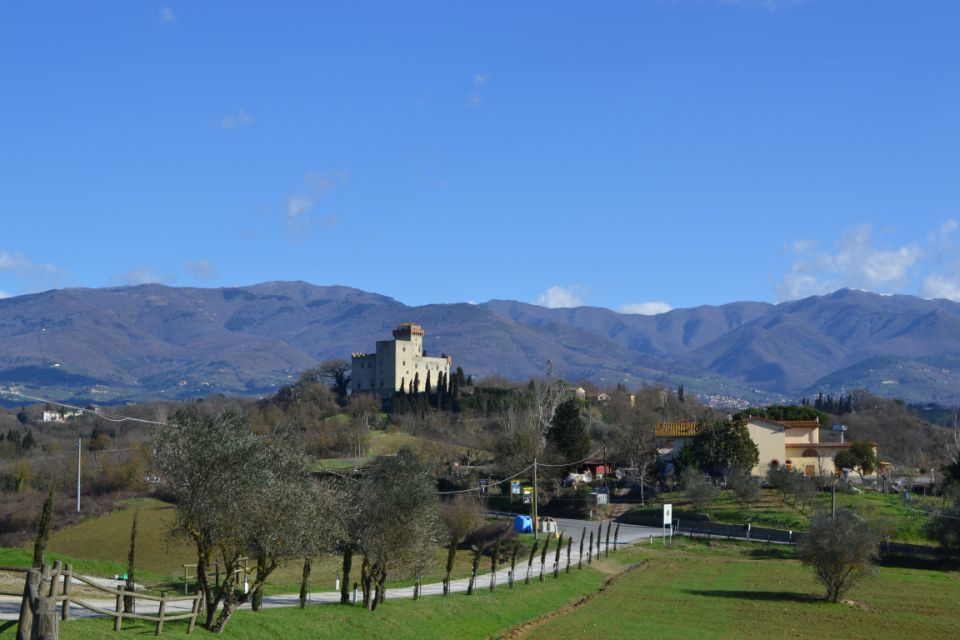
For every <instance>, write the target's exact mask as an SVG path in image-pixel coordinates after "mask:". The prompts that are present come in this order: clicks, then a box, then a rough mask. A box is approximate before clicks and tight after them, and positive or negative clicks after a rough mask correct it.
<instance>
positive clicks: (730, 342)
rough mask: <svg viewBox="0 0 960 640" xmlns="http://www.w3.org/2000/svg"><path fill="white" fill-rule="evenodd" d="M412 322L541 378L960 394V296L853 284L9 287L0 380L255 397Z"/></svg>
mask: <svg viewBox="0 0 960 640" xmlns="http://www.w3.org/2000/svg"><path fill="white" fill-rule="evenodd" d="M400 322H419V323H421V324H423V325H424V327H425V328H426V331H427V337H426V348H427V350H428V351H429V352H430V353H440V352H448V353H451V354H453V356H454V358H455V361H456V364H457V365H460V366H463V367H464V369H465V370H466V371H467V372H469V373H473V374H474V375H477V376H485V375H493V374H497V375H501V376H504V377H507V378H513V379H526V378H529V377H532V376H539V375H543V374H544V372H545V368H546V362H547V361H548V360H549V361H551V362H552V365H553V368H554V372H555V373H556V374H557V375H560V376H563V377H565V378H568V379H571V380H577V379H581V378H590V379H592V380H594V381H596V382H598V383H602V384H604V385H612V384H614V383H616V382H626V383H627V384H628V385H630V386H636V385H638V384H652V383H663V384H667V385H670V386H675V385H676V384H679V383H680V382H683V383H685V384H686V386H687V388H688V389H690V390H691V391H695V392H698V393H702V394H712V395H718V396H724V397H737V398H743V399H747V400H751V401H762V400H764V399H767V398H769V399H775V398H779V397H787V398H792V397H796V396H797V395H799V394H801V393H806V394H810V393H815V392H816V391H819V390H823V391H824V392H834V393H835V392H838V391H839V390H841V389H844V388H846V389H850V388H855V387H867V388H869V389H871V390H872V391H874V392H876V393H879V394H882V395H887V396H898V397H904V398H905V399H911V400H920V401H929V400H935V401H938V402H954V401H956V400H957V399H958V397H960V387H958V386H957V385H956V384H954V382H955V381H958V380H960V304H957V303H954V302H950V301H947V300H923V299H920V298H915V297H912V296H884V295H877V294H872V293H866V292H861V291H851V290H841V291H837V292H835V293H832V294H829V295H826V296H815V297H811V298H806V299H804V300H797V301H792V302H787V303H782V304H778V305H772V304H767V303H760V302H735V303H730V304H726V305H720V306H701V307H696V308H691V309H676V310H673V311H670V312H667V313H664V314H660V315H657V316H639V315H629V314H620V313H616V312H614V311H611V310H609V309H603V308H596V307H579V308H574V309H546V308H543V307H539V306H535V305H531V304H526V303H522V302H516V301H508V300H492V301H490V302H487V303H484V304H481V305H474V304H466V303H458V304H432V305H425V306H420V307H408V306H406V305H404V304H402V303H400V302H398V301H396V300H394V299H392V298H389V297H386V296H382V295H378V294H374V293H368V292H365V291H361V290H358V289H353V288H350V287H342V286H314V285H310V284H307V283H304V282H268V283H262V284H257V285H253V286H248V287H232V288H222V289H201V288H174V287H167V286H163V285H157V284H151V285H142V286H136V287H115V288H104V289H64V290H53V291H47V292H43V293H38V294H32V295H26V296H19V297H15V298H8V299H4V300H0V384H3V385H16V384H20V385H24V386H25V387H29V388H31V389H34V390H36V389H38V388H44V389H46V390H48V391H49V392H51V393H54V394H56V395H57V396H58V397H74V396H76V397H78V398H85V399H86V398H89V399H91V400H100V401H109V400H114V401H116V400H124V399H141V398H156V397H184V396H191V395H198V394H206V393H211V392H224V393H242V394H254V395H255V394H260V393H267V392H270V391H272V390H273V389H275V388H276V387H277V386H278V385H280V384H283V383H285V382H287V381H289V380H290V379H291V378H293V377H296V375H297V374H298V373H299V372H300V371H302V370H304V369H306V368H308V367H310V366H312V365H314V364H315V363H317V362H318V361H320V360H323V359H326V358H331V357H341V358H348V357H349V355H350V353H351V352H354V351H371V350H372V349H373V348H374V343H375V342H376V341H377V340H382V339H385V338H387V337H389V335H390V330H391V329H392V328H393V327H394V326H395V325H396V324H398V323H400ZM931 358H932V359H933V360H930V359H931ZM934 360H935V361H936V362H935V361H934ZM57 365H59V366H57ZM898 372H899V375H900V377H901V378H902V380H901V379H898V378H897V375H898Z"/></svg>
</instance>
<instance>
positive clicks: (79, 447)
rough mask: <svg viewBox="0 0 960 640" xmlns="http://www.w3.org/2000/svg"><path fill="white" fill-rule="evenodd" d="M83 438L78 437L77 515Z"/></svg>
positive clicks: (78, 510)
mask: <svg viewBox="0 0 960 640" xmlns="http://www.w3.org/2000/svg"><path fill="white" fill-rule="evenodd" d="M82 443H83V438H82V437H80V436H78V437H77V513H80V453H81V452H82V451H83V448H82V447H81V444H82Z"/></svg>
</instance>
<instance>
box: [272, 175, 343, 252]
mask: <svg viewBox="0 0 960 640" xmlns="http://www.w3.org/2000/svg"><path fill="white" fill-rule="evenodd" d="M347 177H348V176H347V174H346V172H344V171H339V170H337V171H329V172H327V173H308V174H307V176H306V178H304V182H306V184H307V189H306V190H305V191H304V192H303V193H298V194H295V195H292V196H290V197H289V198H287V203H286V207H285V209H284V213H283V218H284V221H285V222H286V224H287V228H288V229H289V230H290V231H291V233H293V234H294V235H295V236H302V235H304V234H305V233H306V232H307V231H308V230H309V227H310V226H311V224H312V223H313V222H314V216H313V215H312V213H311V212H312V211H313V210H314V208H315V207H316V205H317V203H318V202H319V200H320V199H321V198H322V197H323V195H324V194H326V193H329V192H330V191H332V190H334V189H336V188H337V187H339V186H340V185H342V184H344V183H345V182H346V181H347ZM319 222H320V224H321V225H323V226H325V227H334V226H336V225H338V224H340V217H339V216H338V215H337V214H336V213H334V212H332V211H331V212H329V213H327V214H326V215H324V216H322V217H321V218H320V219H319Z"/></svg>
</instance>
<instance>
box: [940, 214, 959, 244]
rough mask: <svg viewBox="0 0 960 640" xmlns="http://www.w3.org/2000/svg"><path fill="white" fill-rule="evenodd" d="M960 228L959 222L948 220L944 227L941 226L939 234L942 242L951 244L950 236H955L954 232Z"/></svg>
mask: <svg viewBox="0 0 960 640" xmlns="http://www.w3.org/2000/svg"><path fill="white" fill-rule="evenodd" d="M958 227H960V222H957V221H956V220H954V219H953V218H951V219H949V220H947V221H946V222H944V223H943V224H942V225H940V233H939V237H940V241H941V242H949V241H950V236H951V235H953V232H954V231H956V230H957V228H958Z"/></svg>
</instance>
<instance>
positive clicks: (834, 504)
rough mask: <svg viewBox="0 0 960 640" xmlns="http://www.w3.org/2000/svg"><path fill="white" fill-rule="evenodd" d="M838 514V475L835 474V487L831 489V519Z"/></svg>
mask: <svg viewBox="0 0 960 640" xmlns="http://www.w3.org/2000/svg"><path fill="white" fill-rule="evenodd" d="M836 515H837V476H836V474H834V476H833V489H831V491H830V521H831V522H832V521H833V520H834V518H835V517H836Z"/></svg>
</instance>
